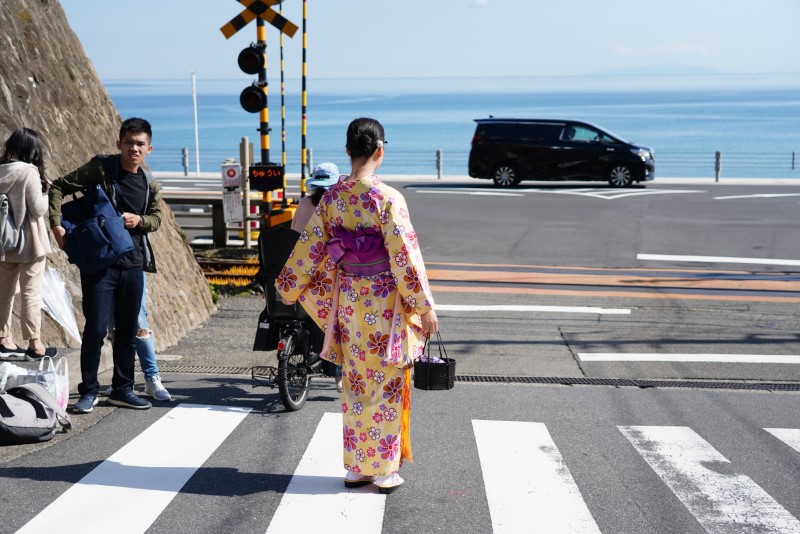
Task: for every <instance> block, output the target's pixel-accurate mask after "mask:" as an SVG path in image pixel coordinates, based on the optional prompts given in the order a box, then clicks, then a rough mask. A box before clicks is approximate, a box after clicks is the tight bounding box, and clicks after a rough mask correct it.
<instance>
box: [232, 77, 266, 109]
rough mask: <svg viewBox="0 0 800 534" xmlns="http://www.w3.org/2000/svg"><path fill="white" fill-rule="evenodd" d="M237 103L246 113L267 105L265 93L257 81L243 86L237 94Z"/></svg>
mask: <svg viewBox="0 0 800 534" xmlns="http://www.w3.org/2000/svg"><path fill="white" fill-rule="evenodd" d="M239 103H240V104H241V105H242V107H243V108H244V110H245V111H247V112H248V113H258V112H259V111H261V110H262V109H264V108H265V107H267V95H266V94H264V89H262V87H261V86H260V85H259V84H258V82H253V85H251V86H250V87H245V89H244V91H242V94H241V95H239Z"/></svg>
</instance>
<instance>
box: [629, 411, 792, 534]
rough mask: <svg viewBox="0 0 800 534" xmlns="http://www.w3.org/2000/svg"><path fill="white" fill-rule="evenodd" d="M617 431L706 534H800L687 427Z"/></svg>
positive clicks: (781, 511)
mask: <svg viewBox="0 0 800 534" xmlns="http://www.w3.org/2000/svg"><path fill="white" fill-rule="evenodd" d="M619 429H620V431H621V432H622V433H623V434H624V435H625V437H626V438H628V440H629V441H630V442H631V444H632V445H633V446H634V447H635V448H636V450H637V451H638V452H639V454H641V455H642V457H643V458H644V459H645V461H646V462H647V463H648V464H650V467H652V468H653V470H654V471H655V472H656V473H657V474H658V476H660V477H661V479H662V480H663V481H664V482H665V483H666V484H667V486H669V488H670V489H671V490H672V492H673V493H675V495H676V496H677V497H678V499H680V500H681V502H682V503H683V504H684V505H685V506H686V508H688V509H689V511H690V512H692V514H693V515H694V516H695V517H696V518H697V520H698V521H699V522H700V524H701V525H703V527H704V528H705V529H706V530H707V531H708V532H709V533H710V534H731V533H739V532H741V533H745V532H759V533H763V534H787V533H800V521H798V520H797V519H796V518H795V517H794V516H792V515H791V514H790V513H789V512H787V511H786V509H785V508H783V507H782V506H781V505H780V504H778V503H777V502H776V501H775V500H774V499H773V498H772V497H770V496H769V494H767V492H765V491H764V490H763V489H762V488H761V487H760V486H759V485H758V484H756V483H755V482H754V481H753V480H751V479H750V478H748V477H746V476H744V475H741V474H733V473H728V472H727V466H726V465H725V464H729V463H730V462H728V460H727V459H726V458H725V457H724V456H722V455H721V454H720V453H719V452H718V451H717V450H716V449H714V447H712V446H711V445H710V444H709V443H708V442H707V441H705V440H704V439H703V438H701V437H700V436H699V435H698V434H697V433H696V432H695V431H694V430H692V429H691V428H687V427H673V426H621V427H619ZM721 471H723V472H721Z"/></svg>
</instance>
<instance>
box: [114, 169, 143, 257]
mask: <svg viewBox="0 0 800 534" xmlns="http://www.w3.org/2000/svg"><path fill="white" fill-rule="evenodd" d="M117 173H118V174H117V176H119V180H117V211H119V212H123V211H127V212H128V213H135V214H137V215H143V214H144V213H145V210H146V209H147V206H145V200H146V199H147V178H145V176H144V173H143V172H142V169H139V172H136V173H131V172H128V171H126V170H125V169H123V168H122V165H120V166H119V167H118V168H117ZM128 232H130V234H131V239H132V240H133V250H132V251H131V252H129V253H128V254H126V255H125V256H123V258H122V259H121V260H119V263H117V265H119V266H120V267H122V268H123V269H131V268H133V267H142V266H143V265H144V253H143V251H142V230H141V228H140V227H138V226H137V227H136V228H128Z"/></svg>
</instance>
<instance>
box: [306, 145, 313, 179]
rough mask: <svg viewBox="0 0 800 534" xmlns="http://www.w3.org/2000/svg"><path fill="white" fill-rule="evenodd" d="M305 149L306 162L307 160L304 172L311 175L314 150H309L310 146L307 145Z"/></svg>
mask: <svg viewBox="0 0 800 534" xmlns="http://www.w3.org/2000/svg"><path fill="white" fill-rule="evenodd" d="M306 151H307V154H308V157H307V158H306V162H307V165H308V168H307V169H306V174H308V175H309V176H311V169H313V168H314V163H313V160H314V152H313V151H312V150H311V147H308V148H307V149H306Z"/></svg>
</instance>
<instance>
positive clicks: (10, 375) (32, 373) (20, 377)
mask: <svg viewBox="0 0 800 534" xmlns="http://www.w3.org/2000/svg"><path fill="white" fill-rule="evenodd" d="M48 359H49V358H48ZM42 363H44V362H42ZM6 365H8V366H9V367H5V366H6ZM2 367H5V369H3V370H2V371H1V372H0V379H2V378H3V375H4V376H5V384H2V380H0V385H2V386H3V387H2V388H0V389H6V390H8V389H11V388H13V387H14V386H21V385H22V384H31V383H36V382H38V383H39V384H41V385H42V387H44V388H45V389H46V390H47V391H50V394H51V395H52V394H53V392H54V391H55V389H53V386H54V383H55V373H54V372H53V371H49V372H48V371H47V370H44V369H42V368H41V364H40V369H26V368H25V367H20V366H19V365H14V364H11V363H8V362H6V363H4V364H3V366H2ZM51 389H52V391H51ZM53 398H55V397H53Z"/></svg>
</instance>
